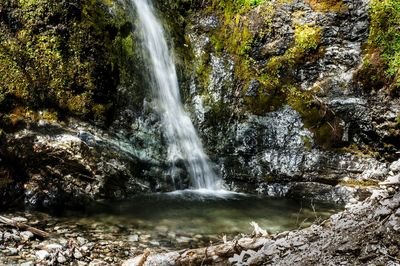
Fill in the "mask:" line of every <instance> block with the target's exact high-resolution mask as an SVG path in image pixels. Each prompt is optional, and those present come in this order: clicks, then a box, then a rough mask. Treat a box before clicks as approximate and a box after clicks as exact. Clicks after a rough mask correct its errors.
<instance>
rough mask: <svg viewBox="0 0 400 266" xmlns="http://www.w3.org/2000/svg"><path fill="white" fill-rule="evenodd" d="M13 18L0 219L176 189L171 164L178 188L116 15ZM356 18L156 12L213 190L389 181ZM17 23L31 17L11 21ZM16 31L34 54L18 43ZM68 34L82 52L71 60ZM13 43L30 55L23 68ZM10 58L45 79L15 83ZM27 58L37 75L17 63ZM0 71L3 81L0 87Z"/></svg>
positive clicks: (322, 12)
mask: <svg viewBox="0 0 400 266" xmlns="http://www.w3.org/2000/svg"><path fill="white" fill-rule="evenodd" d="M20 2H21V3H22V2H23V3H25V4H21V3H17V2H13V1H6V2H5V3H4V4H0V18H1V28H0V29H1V33H2V36H1V46H0V60H1V62H3V63H7V66H9V69H8V70H7V69H1V72H0V73H1V75H2V76H1V78H0V79H1V80H2V81H0V82H3V81H4V80H5V78H6V77H7V78H8V84H6V85H7V86H6V85H5V82H3V83H4V84H3V83H0V84H1V86H2V87H1V90H0V103H1V106H2V107H1V124H0V128H2V131H0V136H1V149H0V159H1V161H0V195H1V199H2V200H1V202H0V203H1V204H9V203H11V202H13V201H15V200H17V199H21V197H22V198H24V199H25V202H26V203H27V204H28V205H30V206H34V207H40V206H42V207H52V206H57V205H65V204H67V205H70V206H73V205H76V204H82V203H85V202H87V201H90V200H97V199H120V198H124V197H129V196H130V195H132V194H135V193H139V192H150V191H170V190H173V189H174V186H178V187H180V188H185V187H187V186H188V182H189V181H188V179H187V178H185V172H186V171H185V169H184V163H182V177H183V178H182V180H181V181H180V182H175V184H174V182H173V181H172V180H171V178H170V177H169V174H168V168H169V166H168V162H166V159H165V158H166V153H167V151H166V147H165V141H164V137H163V133H162V132H163V129H162V125H160V119H159V117H157V115H156V114H155V112H154V111H153V109H154V108H153V107H154V106H153V105H154V104H153V103H152V95H151V93H150V91H151V90H150V89H149V82H148V81H147V75H146V67H144V64H143V59H142V54H141V52H140V45H139V41H138V38H139V37H138V36H139V35H138V30H137V29H136V24H135V23H136V22H137V21H136V19H135V15H134V14H135V12H130V11H129V10H131V9H132V7H130V6H129V4H128V2H124V1H89V2H90V5H89V4H88V5H83V6H82V3H80V2H79V1H77V3H76V5H73V6H72V7H70V8H66V9H62V7H61V6H58V5H54V6H53V5H51V6H49V7H48V8H49V10H47V11H46V10H44V11H43V12H42V13H40V12H41V11H40V10H42V9H39V8H43V7H45V6H46V0H42V1H37V3H34V4H32V3H30V2H29V1H20ZM28 2H29V3H28ZM89 2H88V3H89ZM32 5H34V6H32ZM370 5H371V3H370V2H369V1H366V0H343V1H339V0H338V1H313V0H293V1H253V2H251V3H250V2H249V3H248V2H246V1H245V3H243V4H238V3H237V2H235V1H228V0H226V1H173V3H170V2H169V1H156V6H157V8H158V9H159V10H160V16H162V17H163V18H164V20H165V25H166V27H167V29H168V30H169V33H170V36H171V43H173V44H174V51H175V54H176V63H177V69H178V74H179V78H180V82H181V93H182V97H183V101H184V103H185V105H186V107H187V110H188V111H189V112H190V113H191V115H192V119H193V121H195V123H196V125H197V127H198V129H199V134H200V135H201V137H202V139H203V142H204V146H205V147H206V149H207V151H208V153H209V155H210V157H211V159H212V160H213V161H214V162H215V164H216V169H217V170H218V171H219V173H220V175H221V176H223V178H224V180H225V181H226V183H227V184H228V186H230V187H231V188H233V189H237V190H245V191H251V192H256V191H258V192H261V193H265V194H269V195H297V196H298V195H299V194H301V195H306V196H309V197H311V196H312V197H316V198H319V199H332V198H334V199H335V200H341V199H345V198H348V197H349V195H348V191H349V190H348V189H343V188H341V187H337V186H336V185H337V184H339V183H340V184H351V185H365V184H373V183H376V181H377V180H380V179H382V178H384V177H386V176H387V175H388V174H390V169H389V164H390V163H391V162H392V161H394V160H396V159H397V158H398V149H399V144H398V137H399V112H400V107H399V106H400V104H399V99H398V96H397V95H396V93H394V92H396V89H393V86H394V85H393V86H391V87H390V88H389V89H388V87H387V86H386V87H385V86H384V84H385V83H381V86H377V83H376V82H375V83H374V87H373V88H370V87H368V84H370V80H369V79H370V77H369V76H367V75H368V73H370V72H371V71H372V70H371V68H368V67H369V66H370V65H373V66H374V64H372V63H371V64H370V65H368V66H366V65H367V64H366V59H368V58H370V57H371V56H372V54H373V53H372V52H371V51H372V50H373V49H372V48H374V47H372V48H371V44H370V43H369V42H368V38H371V36H372V35H369V32H370V20H371V19H370V16H369V8H370ZM33 7H35V8H33ZM75 8H77V10H75ZM27 10H28V11H29V12H33V11H32V10H36V13H32V16H31V17H26V16H24V15H23V14H26V13H24V12H22V11H27ZM38 10H39V11H38ZM74 10H75V11H74ZM37 12H39V13H40V14H39V13H38V14H37ZM58 17H61V18H62V20H57V19H55V18H58ZM39 18H41V20H40V23H39V22H38V23H36V22H37V20H39ZM35 21H36V22H35ZM96 21H97V22H99V21H101V23H96ZM74 23H75V24H74ZM93 23H94V24H93ZM29 27H31V28H32V29H33V32H31V33H30V34H31V36H37V35H40V36H39V37H40V38H39V37H38V38H35V39H34V40H27V39H26V35H23V33H24V32H25V33H26V31H27V30H28V29H27V28H29ZM53 28H54V29H53ZM52 29H53V30H52ZM59 31H61V32H59ZM104 32H105V33H104ZM84 33H86V34H87V35H88V36H90V38H89V39H88V41H87V42H85V43H82V44H80V45H78V46H76V45H77V44H76V43H74V42H73V40H75V39H76V38H78V39H79V38H83V37H82V36H85V34H84ZM103 33H104V34H103ZM79 34H80V35H79ZM375 35H376V33H375ZM24 36H25V37H24ZM62 36H69V37H70V39H62ZM79 36H81V37H79ZM369 36H370V37H369ZM46 38H47V39H46ZM45 39H46V40H47V41H46V40H45ZM52 40H53V41H52ZM29 41H30V42H29ZM29 43H31V44H32V43H33V44H34V47H33V48H32V49H31V50H27V51H29V53H32V54H26V53H25V52H24V47H26V45H28V44H29ZM33 44H32V45H33ZM40 44H46V45H47V46H46V45H40ZM46 49H49V50H48V51H47V50H46ZM10 50H13V51H19V53H21V54H22V55H24V57H23V58H27V59H26V60H27V62H28V63H29V64H30V65H40V66H43V65H45V63H46V62H49V61H52V60H58V61H55V62H59V64H48V65H46V67H45V66H43V68H46V69H47V70H48V71H47V72H46V71H42V72H40V73H36V72H34V71H33V70H32V69H34V68H29V67H28V68H25V70H27V71H28V72H27V73H25V72H24V71H22V70H24V68H19V67H18V62H14V61H13V60H12V58H9V57H7V51H10ZM49 51H52V52H54V53H55V54H50V53H47V52H49ZM96 51H97V52H99V51H103V52H102V53H99V54H98V56H99V57H96V56H95V55H96ZM38 54H43V56H42V57H38V58H39V59H40V60H41V61H40V62H36V61H35V60H33V59H29V58H31V57H35V56H37V55H38ZM365 55H367V56H366V58H365V60H364V61H363V57H364V56H365ZM35 58H36V57H35ZM39 59H38V60H39ZM368 60H369V62H372V61H371V59H368ZM374 62H375V61H374ZM19 63H21V62H19ZM57 65H61V66H62V68H63V69H65V71H66V72H59V71H58V70H57V69H58V68H57ZM12 66H13V67H15V68H12ZM12 69H14V70H15V73H17V74H18V75H15V76H13V75H10V76H8V74H7V73H11V72H10V70H12ZM3 70H4V71H3ZM6 70H7V71H8V72H7V71H6ZM30 71H31V72H30ZM368 71H370V72H368ZM372 72H373V71H372ZM13 73H14V72H13ZM35 73H36V74H37V76H35V75H36V74H35ZM63 73H64V74H63ZM32 76H35V77H37V79H36V82H35V83H34V84H31V83H30V82H29V77H32ZM21 77H23V78H24V79H23V81H24V82H23V86H22V85H21V86H22V87H21V86H20V85H18V83H17V82H16V80H18V79H19V78H21ZM110 80H112V82H111V83H110ZM392 81H393V80H391V81H390V82H392ZM13 82H14V83H13ZM13 84H14V85H13ZM24 84H25V85H24ZM57 84H58V85H57ZM85 84H86V85H85ZM387 84H389V82H387ZM393 84H395V83H393ZM89 85H90V86H89ZM20 87H21V88H20ZM38 88H41V90H39V89H38ZM43 88H49V89H48V92H49V93H48V94H47V93H45V92H46V90H44V91H43ZM20 89H21V90H20ZM36 92H40V93H39V94H37V93H36ZM26 99H29V101H26ZM35 99H37V100H35ZM350 190H357V189H350ZM338 195H340V196H338Z"/></svg>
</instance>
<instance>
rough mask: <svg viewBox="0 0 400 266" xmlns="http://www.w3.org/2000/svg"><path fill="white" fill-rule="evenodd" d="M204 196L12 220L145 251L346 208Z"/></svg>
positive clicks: (285, 225) (278, 226)
mask: <svg viewBox="0 0 400 266" xmlns="http://www.w3.org/2000/svg"><path fill="white" fill-rule="evenodd" d="M206 192H207V191H200V192H199V191H190V190H185V191H175V192H172V193H156V194H148V195H140V196H137V197H134V198H132V199H129V200H125V201H118V202H102V203H99V204H95V205H92V206H88V207H87V208H86V209H85V210H81V211H79V210H74V211H71V210H57V211H59V213H58V214H57V215H49V214H46V213H41V212H14V213H12V216H15V215H20V216H23V217H26V218H28V220H29V222H31V223H32V224H33V225H34V226H38V227H39V228H42V229H44V230H45V231H47V232H49V233H50V234H51V235H52V238H54V241H56V242H59V241H60V240H59V239H68V237H71V236H81V237H84V238H85V239H88V241H90V242H93V243H102V241H111V242H113V243H114V242H115V243H123V246H124V247H126V249H129V250H132V249H133V250H135V252H136V251H137V252H138V253H140V252H141V251H143V250H144V249H145V248H151V249H153V250H158V251H170V250H177V249H184V248H196V247H201V246H207V245H209V244H210V242H211V243H219V242H221V239H222V236H224V235H226V236H227V238H228V239H233V238H235V237H237V236H238V235H240V234H242V233H244V234H250V233H251V232H252V230H253V228H252V226H251V225H250V223H251V222H253V221H254V222H256V223H258V224H259V226H260V227H261V228H263V229H266V230H267V231H268V232H271V233H278V232H282V231H286V230H294V229H299V228H301V227H306V226H309V225H310V224H312V223H313V222H315V221H316V220H321V221H322V220H323V219H326V218H328V217H329V216H331V215H332V214H334V213H337V212H339V211H340V210H341V209H342V206H338V205H335V204H332V203H326V202H311V201H309V200H305V199H303V200H299V199H288V198H268V197H261V196H256V195H249V194H241V193H230V192H227V191H225V192H221V193H217V194H216V193H206ZM5 215H7V213H6V214H5ZM129 254H131V251H130V253H129Z"/></svg>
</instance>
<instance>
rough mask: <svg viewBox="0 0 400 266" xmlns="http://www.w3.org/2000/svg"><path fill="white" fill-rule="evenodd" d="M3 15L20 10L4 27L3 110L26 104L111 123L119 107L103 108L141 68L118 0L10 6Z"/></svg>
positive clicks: (0, 60)
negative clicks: (111, 115)
mask: <svg viewBox="0 0 400 266" xmlns="http://www.w3.org/2000/svg"><path fill="white" fill-rule="evenodd" d="M111 6H112V7H113V10H114V12H115V13H116V14H117V16H115V17H113V16H112V15H111V14H110V13H109V8H110V7H111ZM0 9H1V10H10V11H11V10H12V12H10V13H9V14H10V22H9V24H7V23H6V22H4V23H1V24H0V101H2V102H5V103H7V104H5V105H3V106H2V107H1V109H2V110H3V111H5V112H7V110H6V109H7V108H13V107H14V106H15V105H16V104H20V105H22V106H23V107H29V108H34V109H35V108H47V107H49V108H56V109H58V110H59V112H64V113H69V114H72V115H79V116H82V117H85V118H94V117H95V116H96V117H97V118H99V115H100V114H101V113H103V114H104V116H103V118H102V119H103V120H104V119H106V117H107V116H108V115H107V112H108V110H112V108H108V107H107V108H103V111H104V110H107V111H106V112H99V108H98V106H100V105H102V106H109V105H110V104H112V102H113V99H114V97H115V95H116V87H117V85H118V83H121V82H123V81H127V80H129V79H131V76H132V75H131V74H132V73H131V72H130V71H131V69H134V68H132V67H130V66H131V65H133V64H132V62H133V61H134V58H135V54H134V51H135V43H134V39H133V37H132V36H130V35H129V33H130V31H131V28H132V27H131V26H130V27H129V25H130V24H129V20H130V19H129V18H128V17H127V14H126V11H125V10H124V8H123V7H122V6H120V5H117V4H116V3H114V1H113V0H88V1H78V0H71V1H67V2H65V1H50V0H19V1H8V0H6V1H4V2H2V3H1V4H0ZM15 21H16V22H17V23H18V25H19V26H18V28H15V27H14V26H13V25H14V24H15V23H16V22H15ZM13 23H14V24H13ZM128 65H130V66H128ZM128 72H129V73H128Z"/></svg>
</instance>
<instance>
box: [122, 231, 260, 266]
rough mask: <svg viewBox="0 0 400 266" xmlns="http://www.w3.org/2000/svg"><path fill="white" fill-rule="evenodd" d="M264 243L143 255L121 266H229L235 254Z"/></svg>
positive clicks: (242, 242) (235, 243) (232, 243)
mask: <svg viewBox="0 0 400 266" xmlns="http://www.w3.org/2000/svg"><path fill="white" fill-rule="evenodd" d="M265 241H266V238H265V237H258V238H257V237H256V238H242V239H239V240H235V241H228V242H226V243H224V244H220V245H216V246H209V247H206V248H197V249H189V250H182V251H178V252H170V253H164V254H157V253H155V254H148V253H146V252H145V254H143V255H140V256H137V257H136V258H134V259H131V260H128V261H125V262H124V264H123V266H141V265H177V266H183V265H209V264H213V265H230V263H229V261H228V259H229V258H230V257H232V256H233V255H234V254H236V253H241V252H242V251H247V250H258V249H260V248H261V247H262V246H263V245H264V243H265Z"/></svg>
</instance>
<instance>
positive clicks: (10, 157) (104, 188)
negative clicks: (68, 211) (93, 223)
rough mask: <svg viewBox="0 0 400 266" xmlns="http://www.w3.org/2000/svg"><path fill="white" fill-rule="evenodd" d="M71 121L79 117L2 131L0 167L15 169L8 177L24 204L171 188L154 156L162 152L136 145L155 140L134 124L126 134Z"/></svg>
mask: <svg viewBox="0 0 400 266" xmlns="http://www.w3.org/2000/svg"><path fill="white" fill-rule="evenodd" d="M73 123H79V122H77V121H74V122H72V121H71V125H73V126H70V127H65V126H64V127H62V126H61V125H59V124H52V125H50V124H47V125H45V126H42V127H35V126H33V127H31V128H30V129H25V130H22V131H18V132H16V133H13V134H7V135H6V137H5V139H4V142H3V145H2V147H3V149H2V151H1V153H0V154H1V157H2V158H7V162H8V165H5V166H4V168H5V171H15V169H18V177H19V179H17V180H15V177H14V182H16V186H17V187H21V186H22V185H23V187H24V189H20V190H18V191H17V192H16V193H15V194H19V196H20V195H21V194H24V197H23V198H24V199H25V205H26V206H31V207H34V208H45V209H47V208H54V207H57V206H58V207H74V206H84V205H85V204H87V203H88V202H90V201H93V200H100V199H110V200H112V199H123V198H126V197H129V196H130V195H134V194H137V193H143V192H150V191H156V190H159V189H161V190H170V189H171V188H170V187H171V184H170V183H171V182H168V181H167V179H166V178H163V174H162V173H163V172H165V169H164V166H163V162H162V161H160V160H159V158H158V157H162V156H161V155H159V154H157V153H156V152H155V150H156V149H155V148H154V147H152V148H143V147H142V146H152V145H153V146H154V145H156V146H157V147H158V146H160V144H159V143H157V139H156V138H154V136H152V135H151V133H150V132H145V131H141V130H140V125H138V128H137V131H136V133H137V134H136V135H134V137H132V138H130V139H129V138H127V137H126V136H118V135H115V134H113V135H111V132H110V131H108V132H104V131H101V130H99V129H96V128H94V127H92V126H90V125H88V124H84V123H80V124H73ZM152 137H153V139H152ZM136 148H137V150H136ZM160 152H162V151H161V150H160ZM156 176H159V177H162V178H163V179H164V180H165V182H164V181H161V180H158V179H157V178H156ZM0 191H1V192H2V193H6V190H4V192H3V188H2V189H1V190H0Z"/></svg>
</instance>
